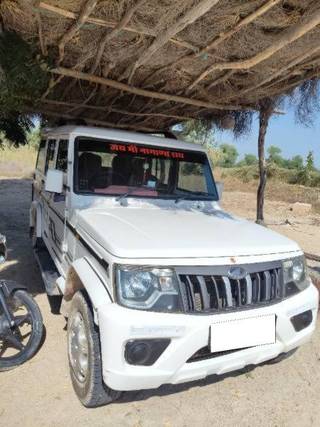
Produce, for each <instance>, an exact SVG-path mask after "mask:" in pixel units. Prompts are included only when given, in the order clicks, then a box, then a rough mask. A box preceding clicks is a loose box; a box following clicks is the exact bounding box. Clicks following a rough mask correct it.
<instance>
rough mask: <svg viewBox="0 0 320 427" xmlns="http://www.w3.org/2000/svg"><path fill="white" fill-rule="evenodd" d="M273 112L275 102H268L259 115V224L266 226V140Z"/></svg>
mask: <svg viewBox="0 0 320 427" xmlns="http://www.w3.org/2000/svg"><path fill="white" fill-rule="evenodd" d="M272 111H273V102H272V101H270V100H266V101H265V102H264V104H263V105H262V106H261V108H260V113H259V136H258V158H259V178H260V180H259V186H258V192H257V223H258V224H264V212H263V208H264V191H265V187H266V183H267V167H266V160H265V138H266V133H267V129H268V124H269V119H270V117H271V115H272Z"/></svg>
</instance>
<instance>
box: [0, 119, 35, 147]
mask: <svg viewBox="0 0 320 427" xmlns="http://www.w3.org/2000/svg"><path fill="white" fill-rule="evenodd" d="M32 127H33V123H32V121H31V120H30V118H29V117H28V116H27V115H23V114H15V113H10V114H7V115H5V116H4V115H1V114H0V131H2V132H3V134H4V137H5V138H6V139H7V140H8V141H9V142H10V143H12V144H13V145H15V146H18V145H20V144H22V145H23V144H26V142H27V133H28V132H30V131H31V129H32ZM2 143H3V139H2V138H0V146H1V145H2Z"/></svg>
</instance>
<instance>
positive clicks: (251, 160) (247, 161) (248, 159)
mask: <svg viewBox="0 0 320 427" xmlns="http://www.w3.org/2000/svg"><path fill="white" fill-rule="evenodd" d="M257 164H258V159H257V157H256V156H255V155H254V154H245V156H244V158H243V160H241V161H240V162H239V163H238V164H237V166H239V167H241V166H253V165H257Z"/></svg>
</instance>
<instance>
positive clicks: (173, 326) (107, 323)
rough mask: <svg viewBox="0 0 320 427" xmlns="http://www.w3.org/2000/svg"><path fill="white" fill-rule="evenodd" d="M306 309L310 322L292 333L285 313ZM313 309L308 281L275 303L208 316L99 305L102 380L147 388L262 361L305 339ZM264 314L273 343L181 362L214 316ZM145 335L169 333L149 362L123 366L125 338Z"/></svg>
mask: <svg viewBox="0 0 320 427" xmlns="http://www.w3.org/2000/svg"><path fill="white" fill-rule="evenodd" d="M307 310H312V315H313V320H312V323H311V324H310V325H309V326H308V327H306V328H305V329H303V330H301V331H300V332H296V331H295V329H294V327H293V325H292V322H291V321H290V318H291V317H292V316H295V315H297V314H299V313H302V312H304V311H307ZM317 310H318V291H317V290H316V288H315V287H314V286H313V285H312V284H311V285H310V286H309V287H308V288H307V289H306V290H304V291H303V292H300V293H299V294H297V295H295V296H293V297H291V298H288V299H286V300H284V301H282V302H280V303H278V304H274V305H269V306H264V307H260V308H256V309H251V310H246V311H240V312H239V311H238V312H229V313H220V314H212V315H211V314H210V315H204V314H197V315H187V314H168V313H153V312H146V311H139V310H130V309H126V308H124V307H121V306H119V305H117V304H111V305H110V304H108V305H107V306H101V307H99V310H98V316H99V327H100V339H101V353H102V354H101V356H102V367H103V378H104V382H105V383H106V385H107V386H109V387H110V388H112V389H114V390H122V391H126V390H140V389H150V388H157V387H159V386H161V385H162V384H168V383H170V384H178V383H182V382H187V381H193V380H199V379H202V378H205V377H206V376H208V375H212V374H224V373H226V372H230V371H234V370H238V369H241V368H243V367H245V366H246V365H251V364H254V365H256V364H259V363H262V362H264V361H266V360H270V359H273V358H275V357H277V356H278V355H279V354H281V353H284V352H288V351H290V350H292V349H294V348H296V347H298V346H300V345H301V344H303V343H305V342H306V341H308V340H309V338H310V337H311V335H312V333H313V331H314V329H315V326H316V317H317ZM264 314H276V317H277V327H276V342H275V343H274V344H271V345H263V346H257V347H251V348H248V349H245V350H240V351H236V352H233V353H229V354H226V355H222V356H219V357H215V358H211V359H206V360H201V361H196V362H192V363H187V360H188V359H190V357H192V355H194V354H195V353H196V352H197V351H198V350H200V349H201V348H203V347H206V346H207V345H208V341H209V329H210V325H211V324H212V323H213V322H214V320H216V319H217V317H219V320H222V321H224V320H230V319H233V320H234V319H241V318H244V317H248V316H255V315H264ZM151 338H171V343H170V345H169V346H168V347H167V349H166V350H165V351H164V352H163V354H162V355H161V356H160V357H159V359H158V360H157V361H156V362H155V363H154V364H153V365H152V366H133V365H129V364H128V363H127V362H126V361H125V358H124V349H125V345H126V343H127V342H128V341H129V340H132V339H151Z"/></svg>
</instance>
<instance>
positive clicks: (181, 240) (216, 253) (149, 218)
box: [77, 206, 299, 258]
mask: <svg viewBox="0 0 320 427" xmlns="http://www.w3.org/2000/svg"><path fill="white" fill-rule="evenodd" d="M77 223H78V225H77V228H79V231H80V232H81V229H83V230H84V231H85V233H86V234H89V235H90V237H91V238H92V239H94V240H95V241H96V242H98V243H99V244H100V245H101V246H102V247H103V248H104V249H105V250H107V251H108V252H110V253H111V254H113V255H115V256H117V257H120V258H200V257H205V258H211V257H232V256H250V255H264V254H278V253H279V254H280V253H285V252H293V251H297V250H299V247H298V245H297V244H296V243H295V242H293V241H291V240H289V239H288V238H286V237H284V236H282V235H280V234H278V233H276V232H274V231H271V230H269V229H267V228H265V227H263V226H260V225H256V224H254V223H252V222H249V221H246V220H242V219H239V218H236V217H234V216H232V215H229V214H227V213H226V212H224V211H222V210H221V209H211V210H201V209H197V208H178V207H177V208H175V207H172V208H170V209H168V208H163V207H161V208H159V207H152V208H148V207H146V206H144V207H140V208H139V207H128V206H127V207H122V206H118V207H111V208H89V209H82V210H80V211H78V215H77Z"/></svg>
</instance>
